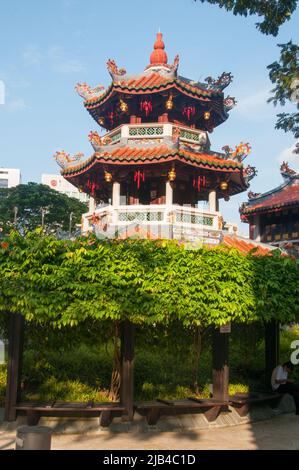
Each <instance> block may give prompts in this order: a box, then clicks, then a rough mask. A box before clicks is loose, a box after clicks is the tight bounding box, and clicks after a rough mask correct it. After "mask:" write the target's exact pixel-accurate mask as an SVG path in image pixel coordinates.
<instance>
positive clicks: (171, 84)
mask: <svg viewBox="0 0 299 470" xmlns="http://www.w3.org/2000/svg"><path fill="white" fill-rule="evenodd" d="M178 66H179V56H178V55H177V56H176V57H175V58H174V62H173V63H172V64H169V63H168V58H167V54H166V52H165V45H164V42H163V39H162V33H158V34H157V38H156V41H155V44H154V49H153V51H152V53H151V55H150V61H149V65H147V67H146V68H145V70H144V72H142V73H141V74H140V75H134V76H131V75H128V74H127V72H126V70H125V69H123V68H119V67H118V66H117V65H116V63H115V61H114V60H111V59H109V60H108V62H107V67H108V71H109V73H110V75H111V78H112V82H111V84H110V86H109V87H108V88H107V89H105V88H104V87H103V86H101V85H99V86H97V87H95V88H91V87H90V86H88V85H87V84H86V83H81V84H77V86H76V91H77V92H78V93H79V95H80V96H81V97H82V98H83V99H84V106H85V108H86V109H87V111H88V112H89V113H90V115H91V116H92V117H93V119H94V120H95V121H96V123H97V124H98V125H99V126H100V134H99V133H98V132H97V131H92V132H90V134H89V140H90V143H91V145H92V147H93V149H94V152H93V153H92V155H91V156H90V157H89V158H85V157H84V155H83V154H82V153H78V154H76V155H73V156H71V155H69V154H67V153H66V152H64V151H61V152H56V154H55V158H56V161H57V162H58V164H59V165H60V166H61V167H62V171H61V174H62V175H63V176H64V178H65V179H66V180H67V181H69V182H70V183H72V184H73V185H75V186H76V187H77V188H79V190H80V191H83V192H85V193H87V194H88V195H89V196H90V198H91V199H90V206H89V211H88V213H86V214H84V216H83V223H82V231H83V233H87V232H90V231H93V232H95V233H96V234H97V235H98V236H104V237H112V238H114V237H118V238H126V237H130V236H134V235H136V236H140V237H145V238H178V239H182V238H183V239H192V240H194V239H198V238H201V239H202V240H203V242H205V243H210V242H211V243H218V242H219V241H220V239H221V230H222V228H223V219H222V217H221V214H220V212H219V205H218V201H219V200H220V199H224V200H228V199H229V198H230V196H232V195H234V194H238V193H240V192H242V191H244V190H246V189H247V188H248V186H249V181H250V179H251V178H252V177H253V176H254V175H255V173H256V171H255V169H254V168H253V167H250V166H247V167H245V166H244V165H243V160H244V159H245V157H246V156H247V155H248V153H249V151H250V146H249V145H248V144H243V143H241V144H239V145H238V146H237V147H236V148H235V150H232V149H231V148H230V147H229V146H224V147H223V148H222V150H223V152H222V153H220V152H215V151H213V150H211V144H210V138H209V135H210V134H211V133H212V132H213V130H214V128H215V127H216V126H219V125H220V124H222V123H223V122H224V121H225V120H226V119H227V118H228V112H229V110H230V109H232V108H233V107H234V105H235V104H236V101H235V99H234V98H232V97H231V96H227V97H224V92H223V90H224V89H225V88H226V87H227V86H228V85H229V84H230V82H231V81H232V75H231V74H230V73H226V72H224V73H223V74H222V75H220V76H219V77H218V79H213V78H212V77H207V78H206V79H205V82H204V83H200V82H197V81H193V80H189V79H187V78H185V77H183V76H181V75H179V74H178Z"/></svg>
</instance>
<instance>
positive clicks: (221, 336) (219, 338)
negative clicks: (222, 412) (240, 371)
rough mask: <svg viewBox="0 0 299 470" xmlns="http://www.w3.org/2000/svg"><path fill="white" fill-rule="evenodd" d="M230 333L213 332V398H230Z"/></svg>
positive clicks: (217, 330)
mask: <svg viewBox="0 0 299 470" xmlns="http://www.w3.org/2000/svg"><path fill="white" fill-rule="evenodd" d="M228 352H229V333H220V329H219V328H218V329H216V330H214V332H213V352H212V354H213V398H216V399H217V400H225V401H226V400H228V384H229V363H228Z"/></svg>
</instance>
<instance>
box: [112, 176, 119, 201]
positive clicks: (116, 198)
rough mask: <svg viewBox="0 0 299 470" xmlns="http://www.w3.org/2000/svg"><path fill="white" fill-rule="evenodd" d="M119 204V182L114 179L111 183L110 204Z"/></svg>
mask: <svg viewBox="0 0 299 470" xmlns="http://www.w3.org/2000/svg"><path fill="white" fill-rule="evenodd" d="M119 205H120V183H119V182H118V181H114V182H113V185H112V206H113V207H117V206H119Z"/></svg>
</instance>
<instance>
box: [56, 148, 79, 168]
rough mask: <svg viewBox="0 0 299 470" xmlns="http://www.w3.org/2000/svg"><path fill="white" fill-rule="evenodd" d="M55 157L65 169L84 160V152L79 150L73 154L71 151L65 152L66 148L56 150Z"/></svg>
mask: <svg viewBox="0 0 299 470" xmlns="http://www.w3.org/2000/svg"><path fill="white" fill-rule="evenodd" d="M54 158H55V160H56V162H57V163H58V165H59V166H60V167H61V168H63V169H64V168H68V167H70V166H72V165H73V164H74V163H77V162H79V161H80V160H82V159H83V158H84V153H82V152H78V153H76V154H75V155H72V156H71V155H70V154H69V153H67V152H65V151H64V150H61V151H57V152H55V154H54Z"/></svg>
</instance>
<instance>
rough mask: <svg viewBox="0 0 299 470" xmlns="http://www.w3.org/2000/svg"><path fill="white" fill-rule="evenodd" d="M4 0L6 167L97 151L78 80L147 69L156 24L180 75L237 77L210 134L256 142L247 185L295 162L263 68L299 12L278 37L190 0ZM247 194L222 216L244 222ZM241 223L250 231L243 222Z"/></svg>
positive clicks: (34, 176)
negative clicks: (231, 105) (232, 102)
mask: <svg viewBox="0 0 299 470" xmlns="http://www.w3.org/2000/svg"><path fill="white" fill-rule="evenodd" d="M1 3H2V5H1V10H0V80H2V81H3V82H4V83H5V88H6V101H5V104H4V105H0V166H7V167H10V168H20V169H21V171H22V175H23V181H24V182H27V181H37V182H40V177H41V173H49V172H53V173H57V172H58V167H57V165H56V163H55V161H54V160H53V154H54V152H55V151H56V150H61V149H64V150H66V151H68V152H70V153H76V152H78V151H83V152H84V153H85V155H86V156H89V155H91V153H92V147H91V146H90V144H89V142H88V138H87V135H88V133H89V131H90V130H98V129H97V125H96V123H95V122H94V121H93V120H92V118H91V117H90V116H89V114H88V113H87V111H86V110H85V109H84V108H83V103H82V99H81V98H80V97H79V96H78V95H77V94H76V92H75V91H74V86H75V84H76V83H77V82H85V81H86V82H87V83H88V84H89V85H91V86H95V85H97V84H103V85H105V86H107V85H109V83H110V76H109V74H108V72H107V69H106V61H107V59H108V58H114V59H115V60H116V62H117V64H118V65H119V66H120V67H125V68H126V69H127V71H128V73H130V74H133V73H139V72H142V71H143V69H144V67H145V66H146V65H147V64H148V62H149V55H150V53H151V51H152V47H153V42H154V40H155V35H156V32H157V31H158V29H159V28H160V30H161V31H162V33H163V38H164V41H165V45H166V51H167V54H168V59H169V61H170V62H171V61H172V60H173V57H174V55H175V54H176V53H179V54H180V67H179V73H180V74H181V75H184V76H185V77H188V78H191V79H194V80H204V78H205V77H207V76H208V75H212V76H214V77H217V76H218V75H220V74H221V73H222V72H223V71H227V72H228V71H229V72H232V74H233V75H234V81H233V83H232V84H231V85H230V86H229V87H228V88H227V89H226V90H225V91H226V93H227V94H230V95H231V96H235V97H236V98H237V100H238V105H237V107H236V108H235V109H234V110H232V111H231V112H230V118H229V119H228V120H227V121H226V122H225V123H224V124H222V125H221V126H219V127H217V128H216V129H215V130H214V132H213V133H212V134H211V135H210V140H211V143H212V148H213V149H214V150H216V151H217V150H218V151H219V150H220V149H221V147H222V146H223V145H225V144H229V145H230V146H231V147H234V146H235V145H236V144H238V143H239V142H240V141H243V142H250V143H251V145H252V153H251V154H250V155H249V157H248V159H247V162H248V163H249V164H251V165H253V166H256V167H257V169H258V172H259V173H258V176H257V177H256V178H255V179H254V180H253V181H252V183H251V189H252V190H253V191H255V192H261V191H262V192H264V191H266V190H269V189H270V188H272V187H274V186H276V185H278V184H280V183H281V177H280V174H279V162H280V161H281V160H282V159H283V158H284V159H287V160H289V161H290V162H292V165H293V166H294V167H295V168H296V167H297V168H299V157H295V156H294V155H292V153H291V150H290V149H291V147H292V146H293V145H294V139H293V138H292V135H291V134H285V133H284V132H283V131H278V130H275V129H274V125H275V120H276V117H275V114H276V110H275V109H274V107H273V105H272V104H267V103H266V100H267V97H268V95H269V90H271V88H272V84H271V82H270V80H269V78H268V73H267V70H266V66H267V65H268V64H270V63H272V62H273V61H274V60H276V59H277V58H278V48H277V47H276V44H277V43H284V42H287V41H289V40H290V39H293V41H295V42H298V30H299V28H298V24H299V12H298V10H297V11H296V13H295V14H294V15H293V17H292V19H291V21H289V22H288V23H286V24H285V25H283V26H282V27H281V30H280V33H279V36H278V37H276V38H273V37H272V36H264V35H262V34H261V33H259V32H258V31H257V30H256V28H255V22H256V21H257V18H254V17H250V18H242V17H235V16H233V15H232V14H231V13H227V12H226V11H224V10H221V9H219V7H217V6H211V5H208V4H204V5H203V4H201V3H198V2H197V3H195V2H194V1H193V0H160V1H159V0H151V1H149V0H147V1H145V0H139V1H137V0H127V1H121V0H114V1H108V0H101V1H99V0H85V1H83V0H51V1H49V0H48V1H43V2H40V1H39V0H27V1H26V2H24V1H23V0H10V1H8V0H7V1H5V2H1ZM289 109H290V110H292V106H290V107H289ZM278 111H279V109H277V112H278ZM296 159H297V161H296ZM246 199H247V196H246V193H243V194H241V195H238V196H235V197H233V198H232V199H231V201H229V202H226V203H225V202H224V203H222V204H221V210H222V212H223V214H224V217H225V219H226V220H230V221H233V222H239V213H238V206H239V204H240V203H241V202H242V201H244V200H246ZM239 225H240V227H241V226H242V227H243V228H242V229H241V230H242V231H243V232H244V233H246V232H247V226H246V225H245V226H244V225H243V224H240V223H239Z"/></svg>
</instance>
